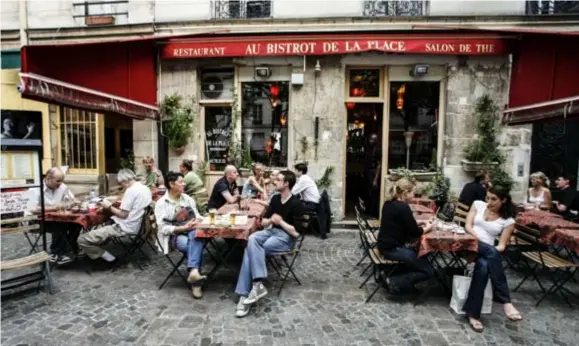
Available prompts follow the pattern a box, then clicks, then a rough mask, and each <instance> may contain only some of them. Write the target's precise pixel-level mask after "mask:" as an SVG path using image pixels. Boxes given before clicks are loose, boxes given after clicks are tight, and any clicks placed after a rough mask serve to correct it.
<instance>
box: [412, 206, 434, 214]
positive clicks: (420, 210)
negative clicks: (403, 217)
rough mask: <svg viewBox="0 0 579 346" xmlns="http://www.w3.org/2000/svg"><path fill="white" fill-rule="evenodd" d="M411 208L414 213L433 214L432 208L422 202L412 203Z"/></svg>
mask: <svg viewBox="0 0 579 346" xmlns="http://www.w3.org/2000/svg"><path fill="white" fill-rule="evenodd" d="M410 209H411V210H412V213H414V214H432V209H430V208H429V207H427V206H424V205H422V204H410Z"/></svg>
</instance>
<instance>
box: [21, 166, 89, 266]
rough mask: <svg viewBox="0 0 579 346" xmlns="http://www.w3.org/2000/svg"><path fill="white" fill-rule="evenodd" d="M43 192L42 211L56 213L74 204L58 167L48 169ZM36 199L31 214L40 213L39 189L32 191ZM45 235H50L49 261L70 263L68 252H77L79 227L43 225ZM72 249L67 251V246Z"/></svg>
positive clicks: (62, 173) (55, 224)
mask: <svg viewBox="0 0 579 346" xmlns="http://www.w3.org/2000/svg"><path fill="white" fill-rule="evenodd" d="M42 188H43V190H44V211H46V212H49V211H57V210H59V209H64V208H66V207H67V206H68V205H67V204H70V203H72V202H74V195H73V194H72V192H71V191H70V189H69V188H68V187H67V186H66V184H65V183H64V172H63V171H62V169H60V168H59V167H52V168H50V169H49V170H48V171H47V172H46V174H45V176H44V181H43V186H42ZM33 191H34V194H35V197H36V207H35V208H34V209H33V210H32V213H33V214H40V213H41V212H42V209H41V205H40V189H38V188H37V189H34V190H33ZM44 227H45V230H46V232H47V233H51V234H52V242H51V244H50V260H51V262H56V263H57V264H65V263H68V262H70V261H72V259H71V257H70V256H69V255H70V254H69V253H68V252H69V250H72V251H75V252H76V251H77V250H78V249H77V248H76V238H77V237H78V235H79V233H80V226H77V225H76V224H73V223H62V222H51V221H47V222H45V224H44ZM67 243H68V244H70V247H72V249H69V245H68V244H67Z"/></svg>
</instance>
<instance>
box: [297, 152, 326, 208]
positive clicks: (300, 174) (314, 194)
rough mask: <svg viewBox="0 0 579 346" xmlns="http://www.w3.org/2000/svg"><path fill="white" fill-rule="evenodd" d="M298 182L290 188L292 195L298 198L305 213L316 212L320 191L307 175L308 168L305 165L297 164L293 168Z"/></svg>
mask: <svg viewBox="0 0 579 346" xmlns="http://www.w3.org/2000/svg"><path fill="white" fill-rule="evenodd" d="M294 168H295V169H296V174H297V178H298V181H297V182H296V184H295V186H294V187H293V188H292V194H293V195H294V196H298V197H299V198H300V199H301V200H302V203H303V204H304V208H305V210H306V211H316V210H318V203H320V191H319V190H318V186H317V185H316V182H315V181H314V179H312V178H311V177H310V176H309V175H307V174H308V166H307V165H306V164H305V163H298V164H297V165H295V166H294Z"/></svg>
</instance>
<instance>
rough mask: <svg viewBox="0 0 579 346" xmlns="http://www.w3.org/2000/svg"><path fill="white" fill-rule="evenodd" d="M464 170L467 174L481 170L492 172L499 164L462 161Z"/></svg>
mask: <svg viewBox="0 0 579 346" xmlns="http://www.w3.org/2000/svg"><path fill="white" fill-rule="evenodd" d="M460 162H461V164H462V169H463V170H464V171H465V172H469V173H472V172H478V171H481V170H486V171H492V170H493V169H494V168H495V167H496V166H498V165H499V163H498V162H473V161H468V160H461V161H460Z"/></svg>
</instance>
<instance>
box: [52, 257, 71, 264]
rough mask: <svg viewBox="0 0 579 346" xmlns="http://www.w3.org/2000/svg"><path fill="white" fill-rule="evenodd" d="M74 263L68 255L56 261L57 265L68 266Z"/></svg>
mask: <svg viewBox="0 0 579 346" xmlns="http://www.w3.org/2000/svg"><path fill="white" fill-rule="evenodd" d="M70 262H72V258H70V257H69V256H67V255H60V256H58V259H57V260H56V264H67V263H70Z"/></svg>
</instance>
